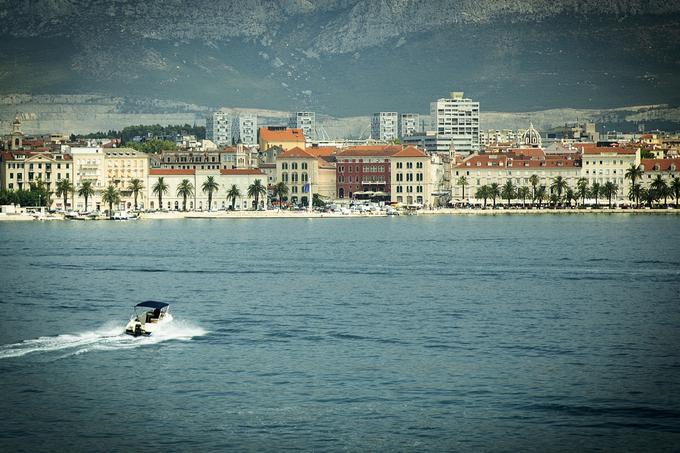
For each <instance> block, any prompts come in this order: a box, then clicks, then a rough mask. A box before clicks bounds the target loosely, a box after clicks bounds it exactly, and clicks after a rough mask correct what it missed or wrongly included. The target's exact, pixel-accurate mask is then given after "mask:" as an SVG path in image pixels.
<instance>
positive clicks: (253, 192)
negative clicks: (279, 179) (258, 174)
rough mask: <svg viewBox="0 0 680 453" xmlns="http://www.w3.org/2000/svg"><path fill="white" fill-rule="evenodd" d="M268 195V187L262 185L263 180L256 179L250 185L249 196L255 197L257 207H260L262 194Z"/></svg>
mask: <svg viewBox="0 0 680 453" xmlns="http://www.w3.org/2000/svg"><path fill="white" fill-rule="evenodd" d="M265 195H267V188H266V187H265V186H263V185H262V181H260V180H259V179H256V180H255V181H254V182H253V183H252V184H251V185H250V186H248V196H249V197H253V198H255V209H257V208H259V207H260V204H259V202H260V196H265Z"/></svg>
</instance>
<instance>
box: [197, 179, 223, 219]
mask: <svg viewBox="0 0 680 453" xmlns="http://www.w3.org/2000/svg"><path fill="white" fill-rule="evenodd" d="M201 188H202V190H203V193H206V192H207V193H208V211H212V195H213V192H217V191H218V190H219V189H220V185H219V184H218V183H217V181H215V177H214V176H208V178H207V179H206V180H205V182H204V183H203V185H202V186H201Z"/></svg>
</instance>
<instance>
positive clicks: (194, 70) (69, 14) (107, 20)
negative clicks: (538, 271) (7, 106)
mask: <svg viewBox="0 0 680 453" xmlns="http://www.w3.org/2000/svg"><path fill="white" fill-rule="evenodd" d="M0 20H1V21H2V24H3V27H2V28H1V29H0V94H10V93H28V94H39V95H53V94H83V93H98V94H99V95H106V96H112V97H126V98H134V97H144V98H153V99H159V100H162V101H179V102H183V103H188V104H200V105H207V106H213V107H214V106H220V105H227V106H237V107H244V108H271V109H279V110H296V109H312V110H315V111H317V112H323V113H328V114H333V115H342V116H351V115H366V114H368V113H370V112H372V111H375V110H398V111H415V112H421V113H426V112H427V111H428V109H429V102H430V101H431V100H433V99H436V98H437V97H442V96H445V95H446V94H447V93H448V92H449V91H451V90H454V89H456V90H464V91H466V92H467V94H468V95H470V96H471V97H473V98H476V99H479V100H480V101H481V102H482V105H483V107H484V108H485V109H487V110H500V111H524V110H543V109H551V108H564V107H572V108H611V107H619V106H622V105H637V104H658V103H670V104H677V103H680V77H679V75H680V58H678V55H680V52H679V51H680V3H679V2H677V1H673V0H668V1H663V0H607V1H606V2H603V1H601V0H554V1H550V0H373V1H371V0H319V1H311V0H239V1H235V0H234V1H220V0H194V1H192V2H185V1H181V0H164V1H163V0H144V1H142V0H89V1H88V0H40V1H38V0H5V1H3V2H0Z"/></svg>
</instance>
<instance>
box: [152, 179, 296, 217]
mask: <svg viewBox="0 0 680 453" xmlns="http://www.w3.org/2000/svg"><path fill="white" fill-rule="evenodd" d="M281 184H283V183H279V184H277V185H276V186H275V187H274V192H275V194H276V193H277V187H278V188H279V189H278V193H281V191H282V190H283V189H285V193H288V188H287V187H285V184H284V185H283V188H281V187H279V186H280V185H281ZM219 189H220V185H219V183H218V182H217V181H215V177H214V176H208V177H207V179H206V180H205V182H203V184H201V190H202V191H203V193H207V194H208V209H209V210H210V209H212V199H213V194H215V193H217V192H219ZM151 190H152V192H153V193H154V195H156V196H157V197H158V207H159V208H161V207H162V206H163V195H167V194H168V192H169V190H170V186H169V185H168V183H167V182H165V179H164V178H163V177H162V176H161V177H159V178H158V180H157V181H156V183H155V184H154V185H153V187H152V188H151ZM194 193H195V187H194V185H193V184H192V183H191V181H190V180H188V179H183V180H182V181H181V182H180V183H179V185H178V186H177V196H178V197H182V210H183V211H186V210H187V199H188V198H189V197H193V196H194ZM285 193H284V195H285ZM247 195H248V197H251V198H254V199H255V206H259V204H260V197H261V196H266V195H267V187H266V186H264V185H263V184H262V181H261V180H259V179H256V180H255V181H254V182H253V183H252V184H251V185H250V186H248V191H247ZM241 196H242V194H241V191H240V190H239V188H238V186H237V185H236V184H232V186H231V187H230V188H229V190H228V191H227V199H228V200H231V209H232V210H233V209H234V206H235V205H236V199H237V198H239V197H241Z"/></svg>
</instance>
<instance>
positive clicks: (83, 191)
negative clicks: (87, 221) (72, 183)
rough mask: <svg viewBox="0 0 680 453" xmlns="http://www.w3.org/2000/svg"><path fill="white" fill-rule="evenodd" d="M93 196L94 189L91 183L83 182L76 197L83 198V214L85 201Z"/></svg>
mask: <svg viewBox="0 0 680 453" xmlns="http://www.w3.org/2000/svg"><path fill="white" fill-rule="evenodd" d="M93 195H94V187H92V181H83V183H82V184H81V185H80V189H78V196H79V197H83V198H85V212H87V200H88V199H89V198H90V197H91V196H93Z"/></svg>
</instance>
